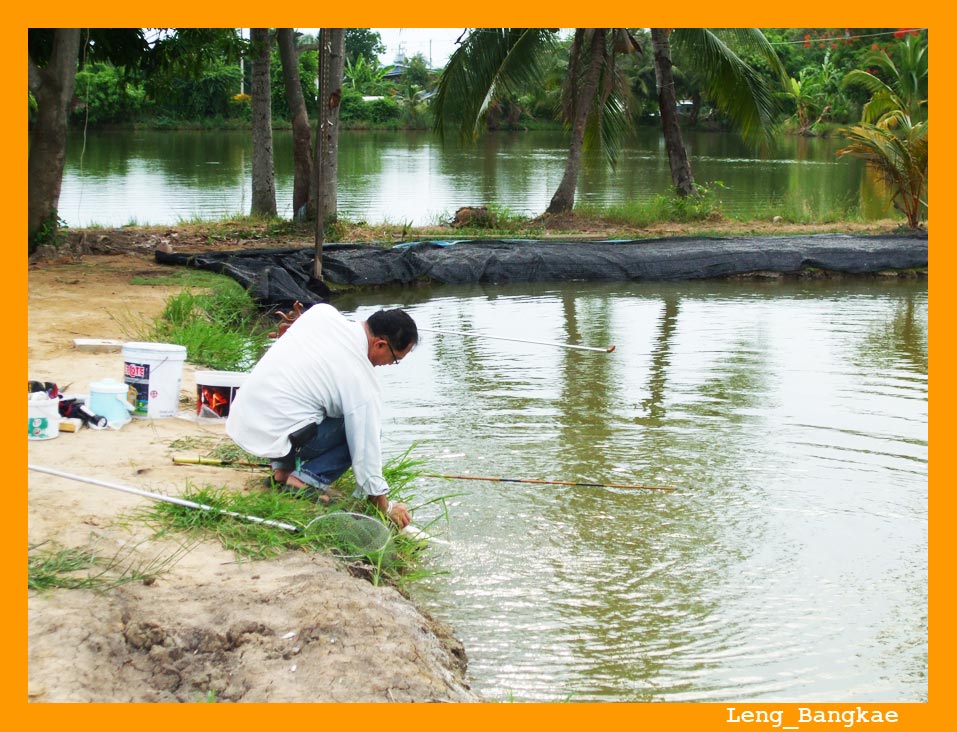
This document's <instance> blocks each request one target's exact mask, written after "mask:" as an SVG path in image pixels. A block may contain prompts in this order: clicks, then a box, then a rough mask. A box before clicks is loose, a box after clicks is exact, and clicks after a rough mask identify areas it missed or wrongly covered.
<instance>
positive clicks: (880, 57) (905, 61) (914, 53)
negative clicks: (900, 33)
mask: <svg viewBox="0 0 957 732" xmlns="http://www.w3.org/2000/svg"><path fill="white" fill-rule="evenodd" d="M897 49H899V50H898V53H897V56H898V61H897V63H894V61H893V59H891V57H890V56H888V55H887V52H886V51H884V50H880V51H872V52H871V53H869V54H868V55H867V56H866V57H865V59H864V63H866V64H867V65H868V67H871V68H873V69H874V70H875V71H876V72H877V73H872V72H871V71H863V70H861V69H854V70H853V71H849V72H848V73H847V74H846V75H845V76H844V80H843V82H842V85H843V86H850V85H853V84H859V85H861V86H863V87H864V88H865V89H867V90H868V91H869V92H870V93H871V98H870V101H868V102H867V104H865V105H864V109H863V114H862V117H861V121H862V122H870V123H874V122H877V121H878V120H879V119H880V118H881V117H882V116H883V115H885V114H887V113H888V112H894V111H902V112H904V113H906V114H907V116H908V117H910V118H911V119H912V120H919V119H926V116H927V41H926V40H924V39H923V38H918V37H915V36H908V37H907V38H906V39H904V42H903V43H902V44H900V45H899V46H898V47H897ZM885 80H886V81H885Z"/></svg>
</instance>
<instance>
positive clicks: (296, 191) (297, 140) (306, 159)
mask: <svg viewBox="0 0 957 732" xmlns="http://www.w3.org/2000/svg"><path fill="white" fill-rule="evenodd" d="M276 38H277V43H278V45H279V58H280V60H281V61H282V80H283V84H284V86H285V88H286V101H287V102H288V104H289V116H290V118H291V120H292V160H293V182H292V213H293V216H294V217H299V216H301V215H303V214H306V213H308V208H309V203H310V201H311V199H312V197H311V196H310V186H311V185H312V140H311V139H310V136H311V130H310V129H309V113H308V112H307V111H306V100H305V98H304V97H303V95H302V85H301V84H300V79H299V54H298V52H297V51H296V37H295V33H294V32H293V29H292V28H280V29H279V30H278V33H277V35H276ZM313 213H315V212H313Z"/></svg>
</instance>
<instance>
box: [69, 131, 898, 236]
mask: <svg viewBox="0 0 957 732" xmlns="http://www.w3.org/2000/svg"><path fill="white" fill-rule="evenodd" d="M686 142H687V143H688V146H689V149H690V151H691V157H692V165H693V166H694V169H695V177H696V179H697V180H698V181H699V182H700V183H704V184H708V183H711V182H714V181H720V182H721V184H722V185H721V187H719V188H716V193H717V197H718V198H719V199H720V200H721V201H722V206H723V209H724V210H725V211H727V212H729V213H731V214H740V215H750V213H751V212H760V213H761V214H762V215H766V214H767V213H768V207H769V206H777V207H778V208H780V209H781V212H782V213H787V212H788V211H800V210H801V209H802V208H807V209H809V210H811V211H817V210H827V211H834V210H845V209H846V210H847V211H849V212H850V213H854V212H856V211H858V210H859V209H862V210H863V211H864V213H865V215H866V216H868V217H874V218H876V217H879V216H886V215H887V211H886V208H885V201H886V196H885V195H884V193H883V192H882V191H879V190H876V189H874V188H873V185H872V183H871V182H869V181H868V177H867V176H865V175H864V166H863V163H862V162H861V161H858V160H856V159H851V158H845V159H841V160H838V159H837V158H836V157H835V153H836V150H837V149H838V147H839V146H840V143H839V141H838V140H830V139H814V140H809V139H806V138H801V137H781V138H780V139H778V140H776V141H775V144H774V146H773V148H772V149H771V150H769V151H768V152H767V153H764V154H756V153H755V152H754V151H752V150H750V149H749V148H747V147H746V146H745V145H743V143H742V142H741V141H740V140H739V139H737V138H736V137H734V136H733V135H724V134H717V133H689V134H688V136H687V138H686ZM567 148H568V146H567V143H566V141H565V140H564V138H563V136H562V135H561V134H560V133H558V132H549V131H532V132H521V133H516V132H511V133H508V132H503V133H496V134H491V135H486V136H484V137H482V138H481V139H480V140H479V141H478V142H477V143H476V144H474V145H471V144H461V143H459V142H457V141H455V140H449V141H447V142H446V143H444V144H443V143H441V142H439V141H438V140H437V139H436V138H435V137H434V136H433V135H431V134H430V133H427V132H386V131H381V130H376V131H345V132H343V134H342V135H341V136H340V153H339V208H340V214H341V215H342V216H344V217H346V218H349V219H352V220H356V221H367V222H369V223H380V222H382V221H389V222H393V223H410V224H412V225H416V226H420V225H425V224H430V223H434V222H436V221H438V220H443V219H446V218H448V217H449V216H450V215H451V214H452V213H453V212H454V211H455V210H456V209H457V208H459V207H460V206H466V205H485V204H492V205H495V206H499V207H502V208H506V209H508V210H510V211H512V212H514V213H516V214H523V215H537V214H539V213H541V212H542V211H544V210H545V208H546V206H547V205H548V202H549V200H550V199H551V196H552V194H553V193H554V192H555V189H556V188H557V186H558V183H559V181H560V180H561V177H562V173H563V171H564V165H565V158H566V155H567ZM274 153H275V167H276V190H277V207H278V210H279V212H280V215H282V216H291V210H290V209H291V205H292V201H291V199H292V185H293V164H292V136H291V133H290V132H288V131H279V130H277V131H276V133H275V139H274ZM251 161H252V157H251V142H250V138H249V135H248V133H246V132H244V131H239V130H236V131H229V130H227V131H216V132H204V131H177V132H155V131H137V132H93V133H89V134H88V135H86V137H85V138H84V137H83V136H81V135H79V134H77V135H74V136H73V137H71V140H70V145H69V147H68V150H67V164H66V170H65V173H64V180H63V191H62V194H61V199H60V215H61V217H62V218H63V219H64V220H65V221H66V222H67V223H68V224H69V225H70V226H87V225H90V224H101V225H112V226H120V225H125V224H127V223H130V222H138V223H142V224H147V223H155V224H173V223H177V222H178V221H179V220H181V219H192V218H199V219H216V218H222V217H224V216H231V215H236V214H245V213H248V209H249V202H250V200H251V193H250V175H251V172H250V171H251V164H252V163H251ZM670 185H671V180H670V173H669V171H668V163H667V157H666V155H665V152H664V149H663V146H662V142H661V136H660V134H659V132H658V131H657V130H655V129H653V128H641V129H639V130H638V132H637V133H636V134H635V135H634V136H633V137H632V138H631V139H629V140H628V141H627V142H626V144H625V145H624V147H623V150H622V154H621V158H620V160H619V162H618V165H616V166H615V167H614V168H612V167H610V166H609V165H608V164H607V162H606V161H605V159H604V157H603V156H602V155H601V153H600V151H597V150H594V151H590V152H588V153H587V154H586V155H585V157H584V159H583V162H582V173H581V178H580V183H579V191H578V200H579V202H582V203H594V204H598V205H602V206H612V205H624V204H628V203H632V202H635V201H648V200H650V199H652V198H653V197H655V196H656V195H659V194H662V193H665V192H667V191H668V190H669V188H670Z"/></svg>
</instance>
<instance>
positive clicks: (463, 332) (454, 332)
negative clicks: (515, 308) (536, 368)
mask: <svg viewBox="0 0 957 732" xmlns="http://www.w3.org/2000/svg"><path fill="white" fill-rule="evenodd" d="M418 330H421V331H424V332H426V333H443V334H445V335H461V336H469V337H471V338H495V339H496V340H500V341H515V342H516V343H534V344H535V345H538V346H557V347H558V348H574V349H576V350H579V351H597V352H598V353H611V352H612V351H614V350H615V346H614V344H612V345H610V346H608V347H607V348H595V347H594V346H575V345H572V344H570V343H555V342H554V341H531V340H528V339H525V338H507V337H506V336H495V335H489V334H488V333H477V332H475V331H473V330H445V329H444V328H423V327H421V326H419V328H418Z"/></svg>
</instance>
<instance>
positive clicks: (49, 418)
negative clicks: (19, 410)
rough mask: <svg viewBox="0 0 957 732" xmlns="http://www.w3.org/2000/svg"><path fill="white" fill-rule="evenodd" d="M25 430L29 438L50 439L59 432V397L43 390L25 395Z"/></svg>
mask: <svg viewBox="0 0 957 732" xmlns="http://www.w3.org/2000/svg"><path fill="white" fill-rule="evenodd" d="M27 430H28V436H29V438H30V439H31V440H52V439H53V438H54V437H57V436H58V435H59V434H60V399H59V398H54V399H51V398H50V397H48V396H47V395H46V394H44V393H43V392H35V393H34V394H31V395H29V396H28V397H27Z"/></svg>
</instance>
